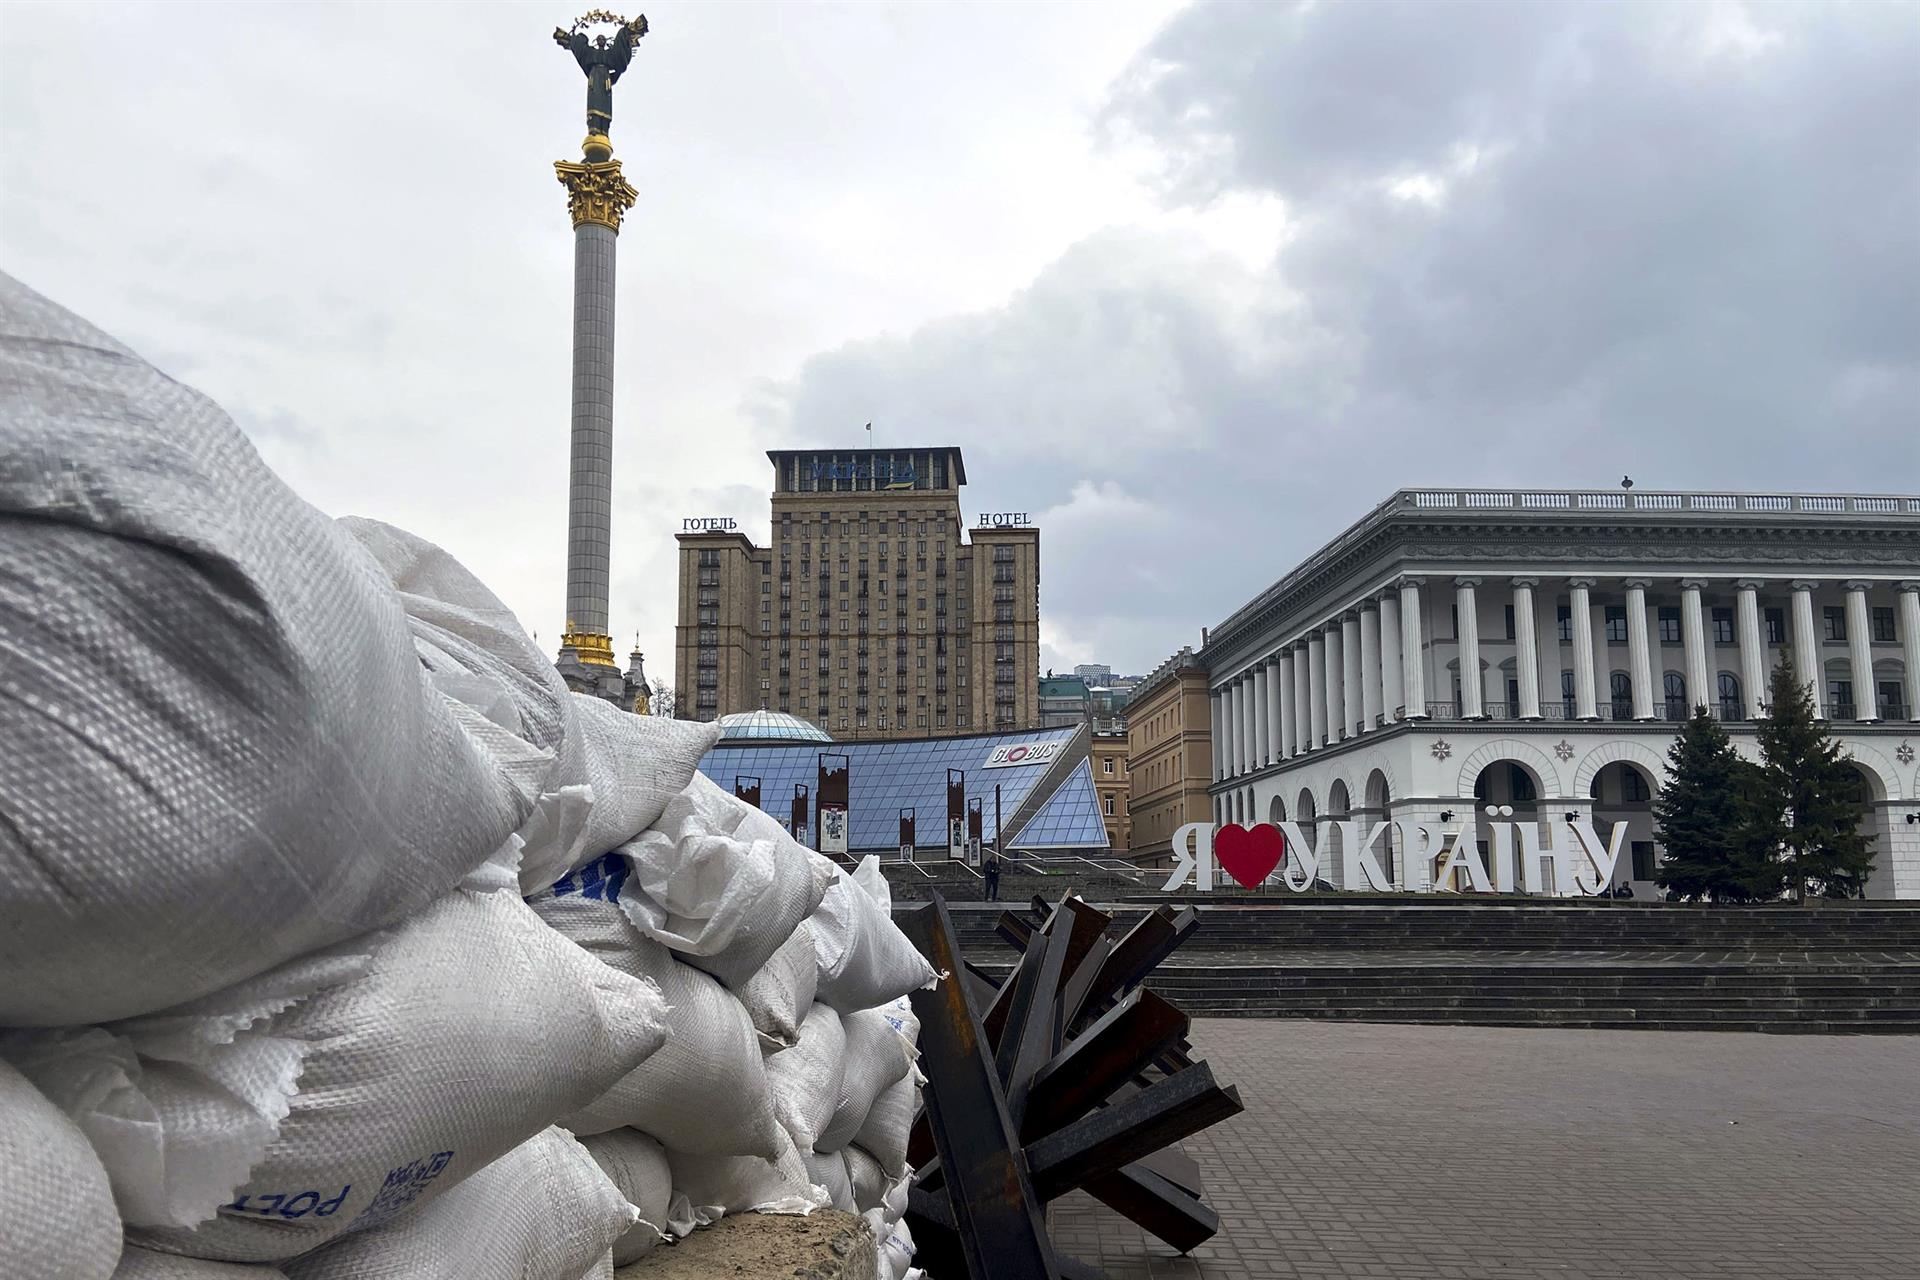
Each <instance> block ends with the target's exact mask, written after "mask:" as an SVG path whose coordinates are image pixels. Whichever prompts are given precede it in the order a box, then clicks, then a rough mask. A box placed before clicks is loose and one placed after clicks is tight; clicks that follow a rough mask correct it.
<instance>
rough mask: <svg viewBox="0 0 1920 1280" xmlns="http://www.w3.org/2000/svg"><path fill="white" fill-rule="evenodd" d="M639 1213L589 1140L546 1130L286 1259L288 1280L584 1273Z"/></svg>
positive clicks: (517, 1278)
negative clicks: (429, 1196) (409, 1208)
mask: <svg viewBox="0 0 1920 1280" xmlns="http://www.w3.org/2000/svg"><path fill="white" fill-rule="evenodd" d="M636 1217H637V1211H636V1210H635V1208H634V1207H633V1206H632V1205H631V1204H629V1203H627V1200H626V1197H624V1196H623V1195H621V1194H620V1191H619V1189H618V1188H617V1187H615V1186H614V1184H613V1182H612V1181H611V1180H610V1179H609V1178H608V1177H607V1175H606V1174H605V1173H604V1172H602V1171H601V1168H600V1166H599V1165H598V1164H596V1163H595V1162H594V1160H593V1157H592V1156H590V1155H589V1154H588V1153H587V1151H586V1149H585V1148H583V1147H582V1146H581V1145H580V1144H579V1143H578V1142H576V1141H574V1139H573V1136H572V1135H571V1134H569V1133H567V1132H566V1131H565V1130H563V1129H548V1130H546V1131H545V1132H543V1133H540V1134H538V1135H536V1136H535V1137H534V1138H533V1139H531V1140H530V1141H528V1142H524V1143H522V1144H521V1145H519V1146H517V1147H515V1148H514V1149H513V1150H511V1151H509V1152H507V1153H506V1154H505V1155H503V1156H501V1157H500V1158H499V1159H498V1160H495V1161H493V1162H492V1163H491V1164H489V1165H487V1167H486V1168H484V1169H482V1170H480V1171H479V1172H478V1173H476V1174H474V1175H473V1176H472V1177H471V1178H468V1179H467V1180H466V1181H465V1182H462V1183H461V1184H460V1185H459V1186H457V1187H454V1188H453V1189H452V1190H450V1191H448V1192H446V1193H445V1194H444V1195H442V1196H440V1197H439V1198H438V1199H436V1200H434V1201H433V1202H432V1203H431V1204H427V1205H422V1206H421V1207H420V1208H418V1209H416V1210H414V1211H413V1212H411V1213H407V1214H403V1215H401V1216H400V1217H398V1218H395V1219H394V1220H393V1221H391V1222H388V1223H385V1224H384V1225H381V1226H377V1227H373V1228H370V1229H368V1230H365V1231H356V1232H354V1233H352V1234H351V1235H349V1236H347V1237H345V1238H344V1239H341V1240H337V1241H335V1242H334V1243H332V1244H330V1245H327V1246H326V1247H325V1248H323V1249H318V1250H316V1251H314V1252H313V1253H309V1254H307V1255H305V1256H304V1257H300V1258H296V1259H294V1260H293V1261H292V1262H289V1263H287V1264H286V1272H287V1276H288V1280H579V1277H581V1276H583V1275H587V1274H590V1273H591V1271H592V1269H593V1268H595V1267H596V1266H597V1265H598V1264H599V1262H600V1260H601V1258H603V1257H604V1256H605V1255H606V1253H607V1251H608V1250H609V1249H610V1248H611V1247H612V1246H613V1242H614V1241H615V1240H617V1239H618V1238H619V1237H620V1235H621V1233H622V1232H624V1231H626V1230H627V1228H628V1227H629V1226H631V1225H632V1224H633V1222H634V1220H635V1218H636Z"/></svg>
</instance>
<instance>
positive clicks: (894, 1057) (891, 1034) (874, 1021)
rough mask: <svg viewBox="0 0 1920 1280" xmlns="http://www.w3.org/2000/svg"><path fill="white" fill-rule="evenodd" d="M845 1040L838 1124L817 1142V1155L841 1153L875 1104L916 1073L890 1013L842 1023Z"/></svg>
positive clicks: (868, 1012) (864, 1014) (866, 1012)
mask: <svg viewBox="0 0 1920 1280" xmlns="http://www.w3.org/2000/svg"><path fill="white" fill-rule="evenodd" d="M840 1029H841V1031H842V1032H843V1033H844V1034H845V1036H846V1052H845V1053H844V1054H843V1055H842V1057H841V1063H842V1068H841V1072H840V1093H839V1096H838V1097H837V1098H836V1099H835V1101H834V1108H833V1119H832V1120H831V1121H829V1122H828V1124H827V1127H826V1128H824V1129H822V1130H821V1131H820V1136H819V1137H817V1138H815V1139H814V1143H813V1149H814V1150H815V1151H838V1150H839V1149H840V1148H842V1147H844V1146H846V1145H847V1144H848V1143H849V1142H852V1141H853V1140H854V1138H855V1136H856V1135H858V1134H859V1132H860V1129H861V1126H863V1125H864V1124H866V1122H867V1114H868V1113H869V1112H870V1111H872V1110H873V1104H874V1102H875V1101H876V1100H877V1099H878V1098H879V1097H880V1095H881V1094H882V1093H883V1092H885V1091H886V1090H887V1089H888V1088H889V1087H891V1086H892V1085H893V1084H895V1083H896V1082H898V1081H900V1080H901V1079H904V1078H905V1076H906V1074H907V1072H908V1071H909V1070H911V1069H912V1067H913V1062H912V1059H911V1057H910V1056H909V1052H908V1048H907V1042H906V1041H905V1040H904V1039H902V1038H901V1036H900V1033H899V1032H898V1031H896V1030H894V1025H893V1022H892V1020H891V1019H889V1018H888V1016H887V1011H886V1010H885V1009H862V1010H861V1011H860V1012H858V1013H849V1014H847V1015H845V1016H844V1017H842V1018H841V1019H840Z"/></svg>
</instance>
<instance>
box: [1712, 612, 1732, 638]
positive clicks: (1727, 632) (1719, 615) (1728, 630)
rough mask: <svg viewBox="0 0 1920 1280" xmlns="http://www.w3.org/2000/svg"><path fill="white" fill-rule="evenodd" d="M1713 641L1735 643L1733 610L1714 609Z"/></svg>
mask: <svg viewBox="0 0 1920 1280" xmlns="http://www.w3.org/2000/svg"><path fill="white" fill-rule="evenodd" d="M1713 642H1714V643H1715V644H1732V643H1733V610H1731V609H1715V610H1714V611H1713Z"/></svg>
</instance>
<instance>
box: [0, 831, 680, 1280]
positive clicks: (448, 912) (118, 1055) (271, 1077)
mask: <svg viewBox="0 0 1920 1280" xmlns="http://www.w3.org/2000/svg"><path fill="white" fill-rule="evenodd" d="M490 869H494V870H495V872H496V874H497V875H498V876H499V877H500V878H501V880H502V881H503V882H504V888H500V889H496V890H495V891H493V892H480V891H478V890H461V891H458V892H455V893H452V894H449V895H448V896H447V897H445V898H443V899H441V900H440V901H439V902H437V903H435V904H434V905H433V906H431V907H429V908H428V909H427V910H426V911H424V912H422V913H421V914H420V915H418V916H415V917H414V918H413V919H411V920H408V921H405V922H403V923H402V924H400V925H398V926H396V927H395V928H394V929H393V930H392V931H391V932H390V933H388V934H385V935H379V936H375V937H373V938H370V939H366V940H361V941H359V942H356V943H349V944H343V946H342V947H341V948H339V949H337V950H335V951H331V952H323V953H317V954H316V955H314V956H309V957H303V958H302V959H300V960H297V961H293V962H291V963H289V964H286V965H283V966H281V967H280V968H278V969H275V970H273V971H272V972H270V973H267V974H263V975H261V976H260V977H259V978H256V979H251V980H249V981H248V982H246V983H243V984H240V985H238V986H235V987H231V988H229V989H227V990H225V991H222V992H219V993H217V994H215V995H213V996H208V997H204V998H203V999H201V1000H198V1001H195V1002H193V1003H191V1004H187V1005H182V1006H179V1007H178V1008H176V1009H172V1010H169V1011H167V1012H165V1013H161V1014H155V1015H152V1016H150V1017H146V1018H140V1019H132V1020H128V1021H125V1022H120V1023H114V1024H111V1025H109V1026H108V1027H106V1028H104V1029H72V1030H65V1031H51V1032H23V1033H15V1034H14V1036H13V1037H10V1038H8V1039H7V1040H0V1053H4V1054H6V1055H7V1056H9V1057H10V1058H11V1060H12V1061H14V1062H15V1063H16V1064H17V1065H19V1066H20V1068H21V1070H22V1071H23V1072H25V1073H26V1074H27V1076H28V1077H29V1078H31V1079H33V1080H34V1081H35V1082H36V1083H37V1084H39V1085H40V1087H41V1089H42V1090H43V1091H44V1092H46V1093H47V1095H48V1097H49V1098H50V1099H51V1100H52V1101H54V1102H55V1103H56V1104H57V1105H59V1106H60V1107H62V1109H64V1110H65V1111H67V1113H68V1114H69V1115H71V1116H73V1117H74V1118H75V1120H76V1121H77V1122H78V1123H79V1125H80V1127H81V1129H82V1130H83V1131H84V1132H85V1133H86V1134H87V1136H88V1138H89V1139H90V1140H91V1141H92V1143H93V1146H94V1149H95V1150H96V1151H98V1152H99V1153H100V1155H101V1161H102V1163H103V1164H105V1165H106V1167H107V1173H108V1175H109V1177H110V1179H111V1180H112V1183H113V1190H114V1198H115V1200H116V1201H117V1202H118V1205H119V1208H120V1213H121V1216H122V1218H123V1219H124V1220H125V1221H126V1222H127V1223H128V1224H129V1228H128V1238H129V1239H130V1240H131V1241H133V1242H135V1243H138V1244H140V1245H143V1246H146V1247H150V1248H157V1249H161V1250H163V1251H167V1252H175V1253H188V1254H192V1255H194V1256H198V1257H210V1258H217V1259H221V1260H224V1261H232V1262H263V1261H274V1260H278V1259H284V1258H290V1257H292V1256H294V1255H295V1254H299V1253H303V1252H305V1251H307V1250H309V1249H314V1248H317V1247H318V1246H320V1245H321V1244H324V1243H326V1242H327V1241H328V1240H329V1239H331V1238H332V1237H334V1236H337V1235H339V1234H341V1233H342V1232H344V1231H346V1230H347V1229H349V1227H352V1228H354V1229H361V1228H365V1227H368V1226H372V1225H374V1224H376V1223H379V1222H382V1221H385V1220H387V1219H389V1218H391V1217H393V1216H395V1215H396V1214H398V1213H399V1212H400V1211H401V1210H403V1209H405V1208H407V1207H408V1206H410V1205H415V1204H421V1203H424V1202H426V1201H427V1200H430V1199H431V1198H433V1197H434V1196H436V1195H438V1194H441V1193H442V1192H444V1191H446V1190H447V1189H448V1188H450V1187H452V1186H454V1185H456V1184H457V1183H459V1182H460V1181H461V1180H462V1179H464V1178H466V1177H468V1176H470V1175H471V1174H473V1173H474V1172H475V1171H476V1170H478V1169H480V1168H482V1167H484V1166H485V1165H486V1164H487V1163H488V1162H489V1161H492V1160H494V1159H495V1158H497V1157H498V1156H500V1155H503V1154H504V1153H506V1152H507V1151H510V1150H512V1149H513V1148H514V1147H516V1146H518V1145H519V1144H521V1143H522V1142H525V1141H526V1140H527V1139H528V1138H529V1137H531V1136H532V1135H534V1134H536V1133H539V1132H540V1131H541V1130H542V1129H544V1128H546V1127H547V1126H548V1125H549V1124H551V1123H553V1121H554V1120H555V1118H557V1117H558V1116H561V1115H564V1114H566V1113H567V1112H569V1111H571V1110H573V1109H574V1108H576V1107H578V1106H580V1105H582V1104H583V1103H584V1102H586V1101H588V1100H590V1099H592V1098H594V1097H597V1096H599V1095H600V1094H601V1093H603V1092H605V1090H606V1088H607V1086H608V1085H610V1084H611V1083H613V1082H614V1081H615V1080H618V1079H619V1078H620V1077H621V1076H623V1075H625V1074H626V1073H628V1072H629V1071H631V1070H632V1069H633V1068H634V1067H635V1066H636V1065H638V1064H639V1063H640V1062H641V1061H642V1060H644V1059H645V1058H646V1057H647V1055H649V1054H651V1053H652V1052H653V1051H654V1050H655V1049H657V1048H658V1047H659V1046H660V1044H661V1042H662V1040H663V1039H664V1038H665V1036H666V1028H665V1025H664V1023H663V1021H662V1017H663V1013H664V1010H663V1008H662V1005H661V1000H660V994H659V992H658V990H657V989H655V988H654V987H653V986H652V984H650V983H646V982H641V981H638V980H636V979H634V978H631V977H628V976H627V975H626V974H623V973H620V972H619V971H617V970H615V969H612V968H609V967H608V966H606V965H604V964H601V963H599V962H598V961H596V960H595V959H594V958H593V957H591V956H589V955H587V954H585V953H584V952H582V951H581V950H580V948H578V947H576V946H574V945H573V944H572V943H570V942H568V941H567V940H566V939H565V938H563V937H561V936H560V935H558V934H556V933H555V932H554V931H553V930H551V929H549V928H547V927H546V925H544V924H543V923H541V921H540V920H539V918H538V917H536V916H535V915H534V914H533V912H532V911H531V910H529V909H528V908H527V906H526V904H525V903H523V902H522V901H521V900H520V898H519V897H518V895H517V893H516V891H515V884H514V877H513V872H512V869H511V867H494V866H493V864H490ZM355 948H358V949H357V950H356V949H355ZM216 1210H217V1211H218V1216H217V1217H215V1216H214V1215H215V1211H216ZM208 1219H210V1220H208ZM196 1223H197V1224H199V1225H197V1226H195V1225H194V1224H196Z"/></svg>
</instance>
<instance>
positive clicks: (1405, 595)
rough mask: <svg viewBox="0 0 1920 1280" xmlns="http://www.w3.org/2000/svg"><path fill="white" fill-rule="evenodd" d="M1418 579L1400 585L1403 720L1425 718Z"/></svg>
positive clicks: (1425, 679) (1424, 656)
mask: <svg viewBox="0 0 1920 1280" xmlns="http://www.w3.org/2000/svg"><path fill="white" fill-rule="evenodd" d="M1420 583H1421V579H1419V578H1403V579H1401V581H1400V680H1401V683H1402V684H1403V685H1404V686H1405V688H1404V690H1403V691H1402V696H1403V697H1405V698H1406V700H1407V719H1409V720H1424V719H1426V718H1427V672H1426V655H1425V653H1424V652H1423V645H1424V641H1423V640H1422V638H1421V630H1422V628H1421V625H1420Z"/></svg>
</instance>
